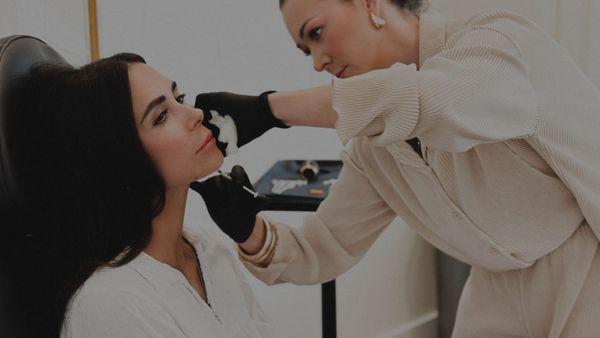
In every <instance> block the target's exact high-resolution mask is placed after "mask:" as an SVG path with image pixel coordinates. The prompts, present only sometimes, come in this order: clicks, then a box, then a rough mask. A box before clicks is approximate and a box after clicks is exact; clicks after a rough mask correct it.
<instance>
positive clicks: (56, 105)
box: [0, 54, 165, 337]
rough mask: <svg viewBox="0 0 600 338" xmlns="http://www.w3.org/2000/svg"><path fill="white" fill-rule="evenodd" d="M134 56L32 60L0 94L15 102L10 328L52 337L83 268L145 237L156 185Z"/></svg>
mask: <svg viewBox="0 0 600 338" xmlns="http://www.w3.org/2000/svg"><path fill="white" fill-rule="evenodd" d="M134 62H142V63H143V62H145V61H144V59H143V58H142V57H140V56H138V55H135V54H117V55H115V56H113V57H110V58H106V59H102V60H99V61H96V62H93V63H91V64H88V65H86V66H83V67H81V68H79V69H75V68H71V67H68V66H57V65H38V66H35V67H34V69H33V70H32V71H31V72H30V74H29V75H28V76H27V77H26V78H24V79H22V80H21V81H20V82H19V85H18V86H17V89H16V90H15V91H13V92H12V93H10V94H9V97H8V98H7V101H8V104H7V107H8V109H10V110H12V111H13V112H17V113H16V114H14V113H13V114H10V116H11V117H10V118H9V120H8V121H7V123H8V126H9V127H8V128H7V129H8V130H9V132H10V134H9V137H8V138H7V139H8V140H9V148H10V149H11V154H13V161H14V164H15V167H16V168H18V169H19V170H18V172H16V175H17V176H16V177H17V180H16V181H17V182H19V186H18V188H19V191H20V194H19V198H18V199H17V202H15V203H13V204H11V206H10V207H7V206H6V205H4V206H3V207H2V209H3V210H2V212H3V214H4V215H10V216H6V217H3V218H2V220H1V222H2V223H4V224H2V227H1V231H2V232H3V233H1V234H0V236H5V237H4V239H5V241H6V242H7V243H3V245H6V247H3V248H2V255H3V258H2V259H3V260H4V262H3V264H4V265H5V267H4V269H3V270H4V271H3V272H2V273H3V274H4V276H3V277H2V282H3V283H4V284H5V285H4V287H3V289H5V290H8V292H9V293H8V294H6V295H0V297H3V296H6V298H5V299H3V300H2V302H3V303H4V304H8V306H7V307H6V308H5V312H7V313H8V315H9V318H11V322H10V324H12V331H14V332H15V333H14V336H18V337H24V336H26V337H29V336H31V337H47V336H48V337H58V336H59V334H60V332H61V329H62V325H63V321H64V316H65V312H66V310H67V306H68V304H69V301H70V299H71V297H72V296H73V294H74V293H75V291H76V290H77V289H78V288H79V287H80V286H81V285H82V284H83V283H84V282H85V281H86V280H87V279H88V278H89V277H90V275H91V274H92V273H93V272H94V271H95V270H96V269H97V268H99V267H102V266H120V265H123V264H126V263H127V262H129V261H131V260H132V259H133V258H135V257H136V256H137V255H138V254H139V253H140V252H141V251H142V250H143V248H144V247H145V246H146V245H147V243H148V242H149V240H150V238H151V235H152V227H151V220H152V218H153V217H154V216H156V215H157V214H158V213H160V211H161V210H162V208H163V206H164V199H165V188H164V182H163V180H162V178H161V177H160V175H159V173H158V171H157V170H156V168H155V166H154V165H153V164H152V162H151V160H150V159H149V157H148V155H147V153H146V152H145V151H144V148H143V147H142V144H141V141H140V139H139V137H138V133H137V127H136V124H135V120H134V115H133V108H132V99H131V89H130V84H129V76H128V64H129V63H134ZM9 209H10V210H9ZM8 219H10V220H9V221H7V220H8ZM6 239H9V240H6ZM5 320H6V317H5ZM0 325H2V323H0Z"/></svg>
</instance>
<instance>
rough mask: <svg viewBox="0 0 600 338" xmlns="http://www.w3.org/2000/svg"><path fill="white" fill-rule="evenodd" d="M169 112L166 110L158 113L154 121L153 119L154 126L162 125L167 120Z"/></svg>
mask: <svg viewBox="0 0 600 338" xmlns="http://www.w3.org/2000/svg"><path fill="white" fill-rule="evenodd" d="M168 112H169V111H168V110H163V111H161V112H160V113H158V115H156V119H154V125H155V126H156V125H159V124H162V123H164V122H165V121H166V120H167V113H168Z"/></svg>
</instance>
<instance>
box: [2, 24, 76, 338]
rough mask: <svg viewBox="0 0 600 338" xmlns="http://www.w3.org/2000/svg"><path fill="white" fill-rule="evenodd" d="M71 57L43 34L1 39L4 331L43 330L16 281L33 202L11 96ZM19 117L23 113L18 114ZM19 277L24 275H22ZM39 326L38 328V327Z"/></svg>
mask: <svg viewBox="0 0 600 338" xmlns="http://www.w3.org/2000/svg"><path fill="white" fill-rule="evenodd" d="M41 62H43V63H52V64H64V65H68V63H67V62H66V61H65V60H64V59H63V58H62V57H61V56H60V55H59V54H58V53H57V52H56V51H55V50H53V49H52V48H51V47H49V46H48V45H47V44H46V43H44V42H43V41H42V40H40V39H38V38H35V37H32V36H24V35H12V36H8V37H5V38H2V39H0V337H30V336H40V335H39V334H38V333H39V331H38V332H36V330H37V329H36V328H34V326H35V324H34V323H33V320H32V319H33V318H31V317H29V316H28V314H27V313H26V311H27V310H23V306H20V305H21V304H25V303H26V302H28V301H29V299H27V298H26V297H28V295H22V294H15V292H14V290H15V289H16V288H15V286H16V285H15V283H19V278H13V277H15V275H18V274H19V271H21V270H19V269H25V268H26V267H21V266H19V265H23V264H22V263H21V262H19V257H18V254H15V252H18V251H17V250H14V248H15V247H18V246H19V247H21V249H22V242H23V241H20V240H19V238H17V237H19V236H21V237H22V236H23V235H24V234H26V230H24V229H22V228H24V227H26V226H27V220H26V219H28V217H26V216H28V215H27V214H28V213H31V211H25V210H27V208H26V207H25V208H22V206H23V201H22V197H23V196H20V195H21V194H20V191H21V190H22V188H23V187H24V184H26V183H27V182H26V181H25V180H26V179H27V178H24V177H23V178H19V175H18V173H20V172H22V169H23V168H19V164H18V162H17V161H15V156H14V155H15V153H17V151H16V149H13V148H14V146H12V145H11V142H10V140H11V131H14V130H22V128H15V126H11V121H14V120H15V119H14V117H15V116H18V115H17V114H19V113H20V112H19V110H18V108H17V109H15V108H12V109H11V108H9V107H8V105H7V98H8V97H9V95H10V92H11V91H12V90H13V89H14V87H15V85H16V83H17V79H19V78H20V77H22V76H24V75H26V74H27V73H28V72H29V71H30V70H31V68H32V66H33V65H35V64H36V63H41ZM16 120H19V119H16ZM17 277H18V276H17ZM34 332H35V333H34Z"/></svg>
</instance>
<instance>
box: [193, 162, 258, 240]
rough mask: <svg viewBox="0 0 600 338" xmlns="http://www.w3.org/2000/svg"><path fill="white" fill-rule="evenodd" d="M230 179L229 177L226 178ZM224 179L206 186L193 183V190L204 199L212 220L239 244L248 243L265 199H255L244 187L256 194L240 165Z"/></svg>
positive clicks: (217, 178)
mask: <svg viewBox="0 0 600 338" xmlns="http://www.w3.org/2000/svg"><path fill="white" fill-rule="evenodd" d="M225 175H227V174H225ZM225 175H223V174H222V175H218V176H214V177H211V178H209V179H207V180H205V181H203V182H196V181H195V182H192V183H191V184H190V188H192V190H194V191H195V192H197V193H199V194H200V196H202V198H203V199H204V202H205V203H206V207H207V208H208V213H209V214H210V217H211V218H212V219H213V221H215V223H217V225H218V226H219V228H221V230H222V231H223V232H224V233H226V234H227V235H228V236H229V237H231V238H232V239H233V240H234V241H235V242H237V243H243V242H245V241H246V240H247V239H248V237H250V234H251V233H252V230H254V224H255V222H256V214H257V213H258V212H259V211H261V210H264V209H265V208H266V207H267V205H268V201H269V200H268V198H267V197H266V196H264V195H258V196H257V197H254V195H252V193H250V192H249V191H247V190H245V189H244V187H246V188H248V189H250V190H252V191H254V188H253V187H252V184H251V183H250V179H248V175H246V172H245V171H244V168H242V167H241V166H239V165H236V166H234V167H233V168H232V169H231V173H230V174H229V175H228V176H230V177H231V179H230V178H227V177H226V176H225Z"/></svg>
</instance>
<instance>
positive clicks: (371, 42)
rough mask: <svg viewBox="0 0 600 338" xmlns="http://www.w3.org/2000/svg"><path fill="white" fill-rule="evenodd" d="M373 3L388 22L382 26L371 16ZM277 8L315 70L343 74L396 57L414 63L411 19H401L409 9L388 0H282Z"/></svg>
mask: <svg viewBox="0 0 600 338" xmlns="http://www.w3.org/2000/svg"><path fill="white" fill-rule="evenodd" d="M374 3H376V4H377V5H376V6H377V8H378V9H379V11H380V13H382V14H386V15H384V18H385V19H386V20H387V21H388V23H387V24H386V26H384V28H382V29H381V30H378V29H376V28H375V27H374V25H373V24H372V22H371V21H370V17H369V13H370V11H373V10H374V5H373V4H374ZM371 7H373V8H371ZM281 12H282V14H283V19H284V21H285V24H286V27H287V29H288V32H289V33H290V35H291V37H292V39H293V40H294V41H295V43H296V45H297V47H298V48H299V49H300V50H302V51H303V52H304V53H305V54H307V55H311V56H312V58H313V66H314V68H315V70H316V71H319V72H320V71H323V70H325V71H327V72H329V73H331V74H332V75H334V76H337V77H339V78H346V77H350V76H354V75H359V74H362V73H366V72H368V71H371V70H374V69H381V68H388V67H390V66H392V65H393V64H394V63H396V62H402V63H406V64H409V63H413V62H415V63H416V60H414V55H415V54H418V51H415V48H416V49H418V45H417V46H415V45H414V42H415V41H414V40H415V37H414V36H413V35H414V28H415V27H413V26H415V21H414V20H411V22H410V24H409V22H405V21H406V19H407V18H410V15H407V13H405V12H407V11H404V10H400V9H399V8H397V7H396V6H395V5H394V4H392V3H390V2H388V1H373V2H369V1H366V0H351V1H342V0H286V2H285V3H284V5H283V7H282V8H281ZM413 18H415V17H414V16H413ZM392 20H393V21H394V22H393V23H392V22H391V21H392Z"/></svg>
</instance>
